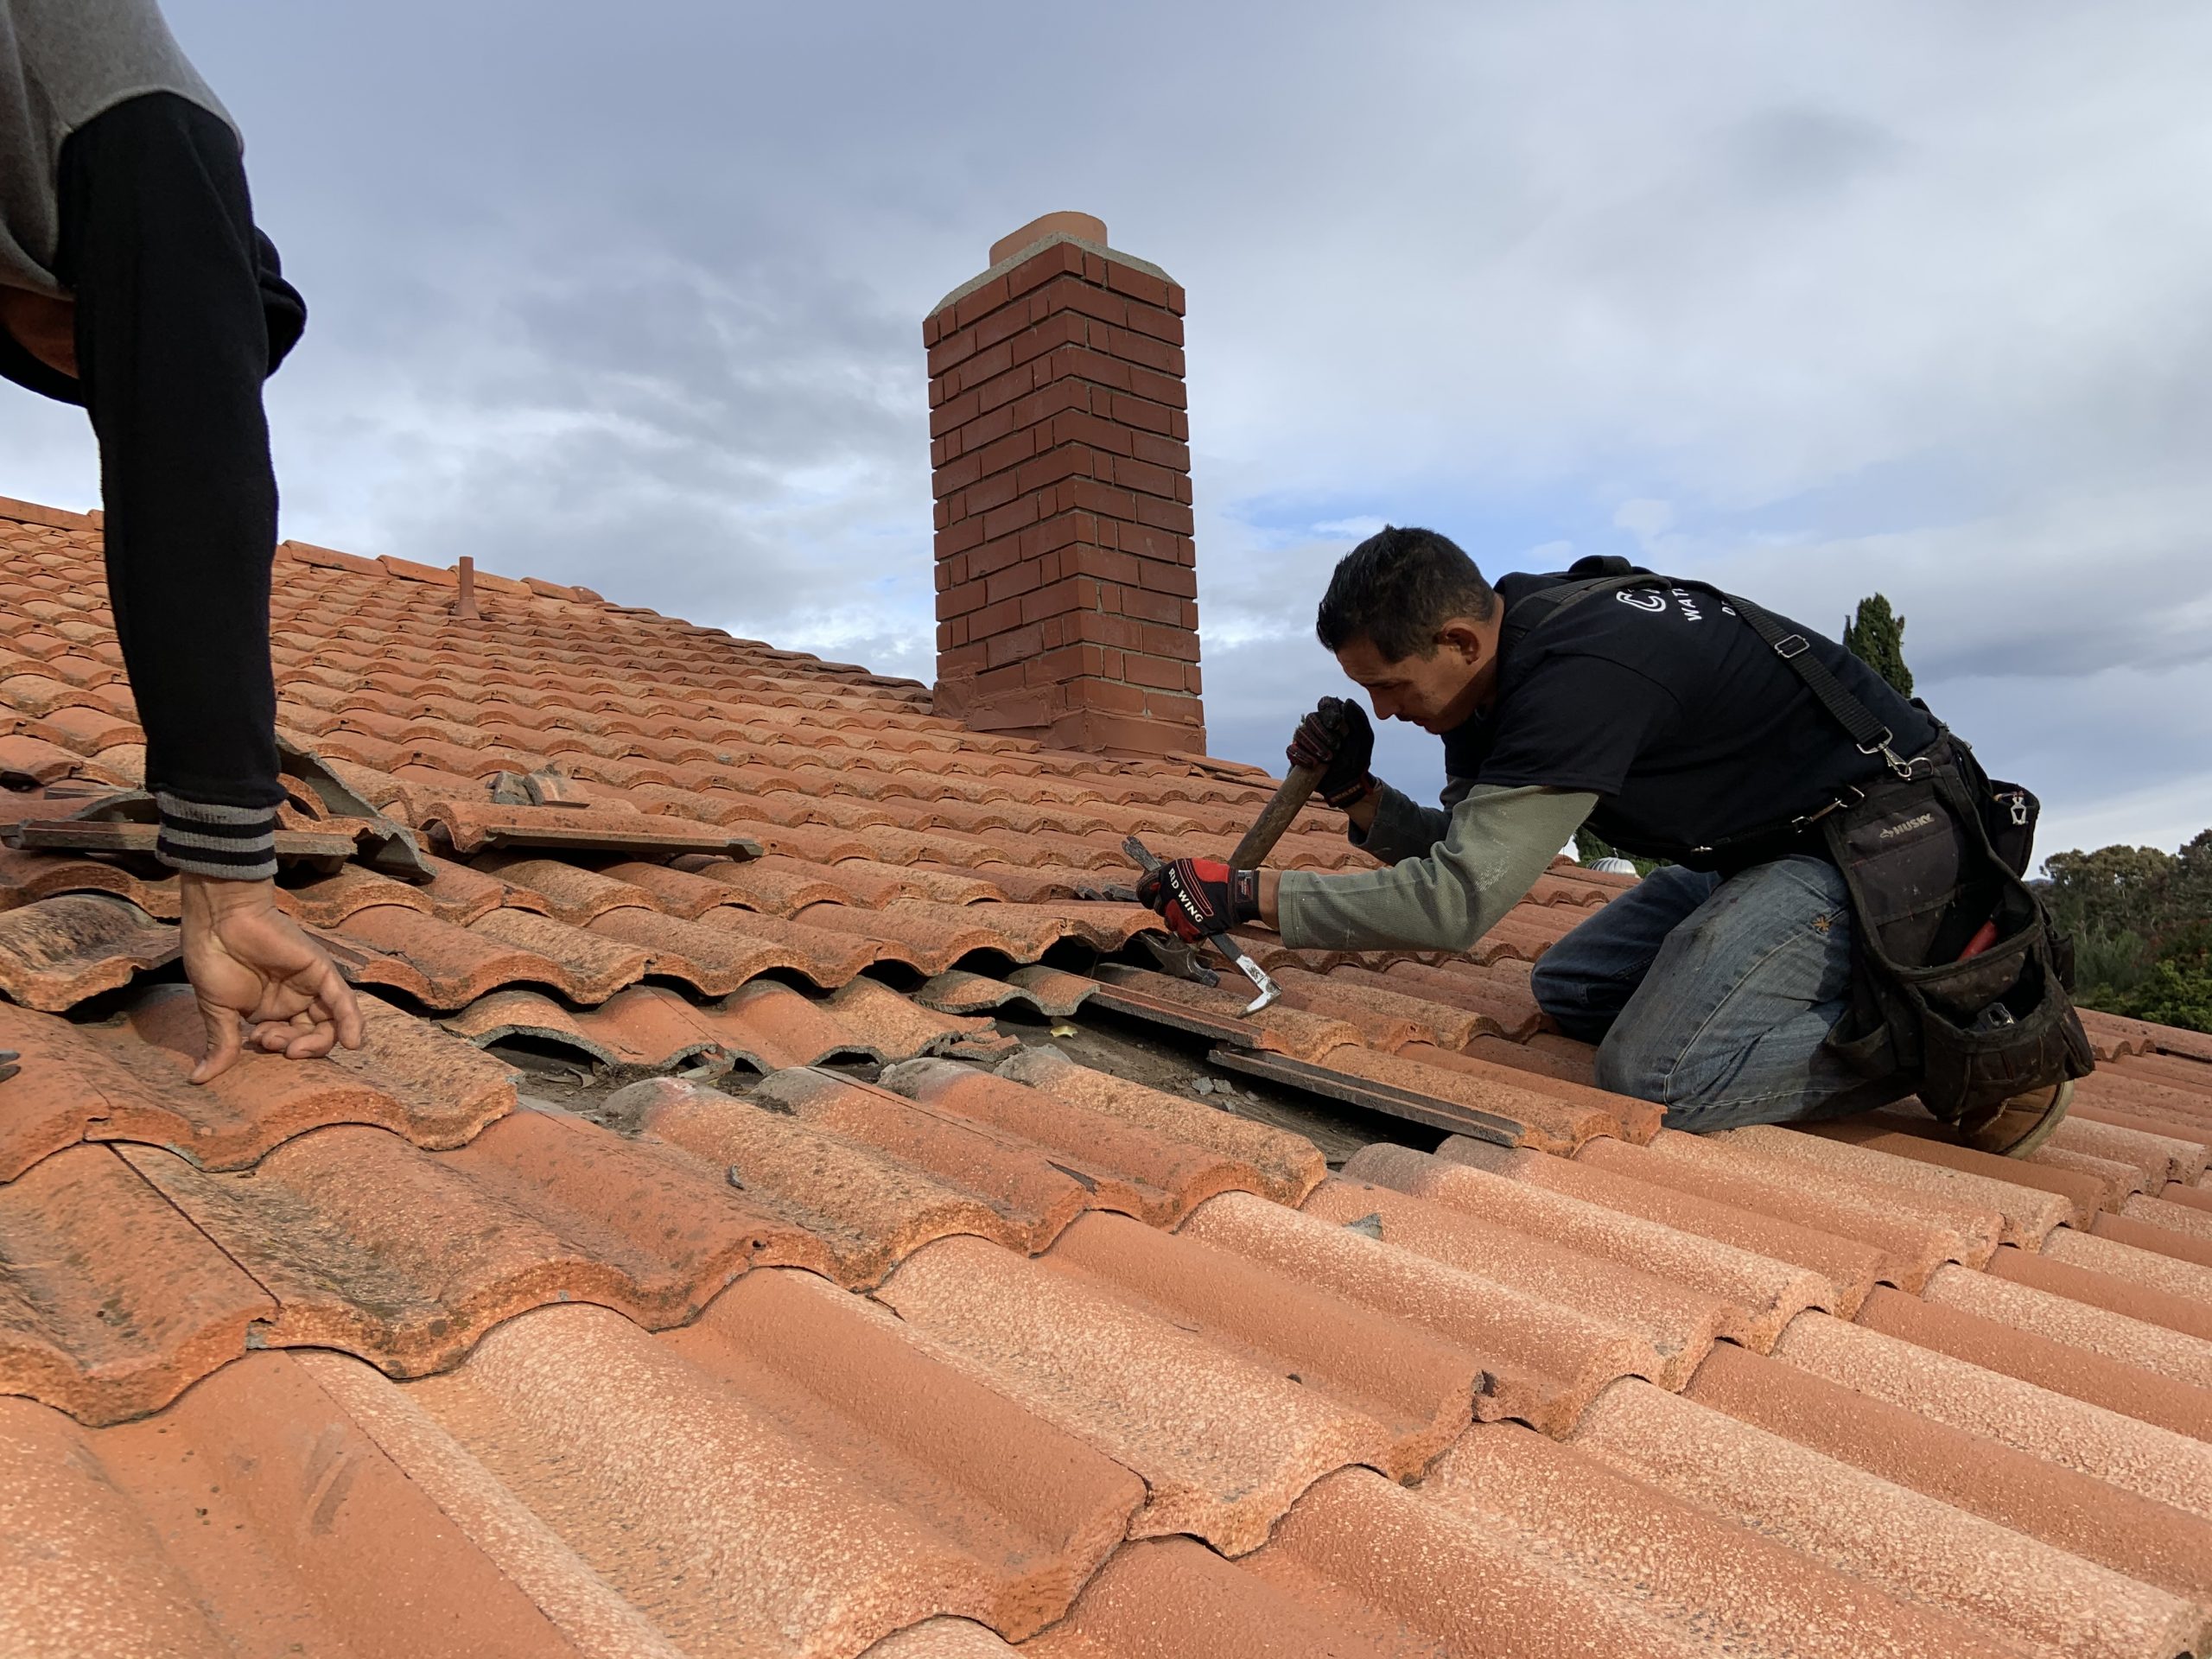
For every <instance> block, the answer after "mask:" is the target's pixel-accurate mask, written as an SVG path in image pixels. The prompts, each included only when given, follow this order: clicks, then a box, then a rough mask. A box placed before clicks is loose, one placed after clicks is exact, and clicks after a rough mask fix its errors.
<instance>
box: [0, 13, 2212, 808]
mask: <svg viewBox="0 0 2212 1659" xmlns="http://www.w3.org/2000/svg"><path fill="white" fill-rule="evenodd" d="M168 12H169V16H170V18H171V21H172V22H173V24H174V25H175V29H176V31H177V33H178V35H179V36H180V37H181V39H182V41H184V43H185V45H186V47H187V48H188V50H189V51H190V52H191V53H192V54H193V56H194V59H195V60H196V61H197V62H198V64H199V65H200V68H201V70H202V71H203V73H205V74H206V75H207V78H208V79H209V80H210V81H211V82H212V83H213V85H214V86H216V88H217V89H218V90H219V92H221V94H222V95H223V97H224V98H225V99H226V101H227V102H228V103H229V105H230V106H231V108H232V112H233V113H234V114H235V115H236V116H237V117H238V119H239V121H240V123H241V124H242V125H243V126H244V128H245V132H246V136H247V143H248V153H247V160H248V166H249V170H250V172H251V177H252V181H253V185H254V189H255V194H256V201H257V210H258V213H259V216H260V218H261V219H262V221H263V223H264V225H265V226H266V227H267V228H268V229H269V230H270V232H271V233H272V234H273V235H274V236H275V238H277V242H278V244H279V245H280V246H282V248H283V251H284V254H285V257H286V262H287V270H288V271H289V273H290V274H292V275H293V276H294V277H296V280H297V281H298V283H299V284H300V286H301V287H302V289H304V290H305V291H306V293H307V295H308V300H309V302H310V305H311V307H312V308H313V313H314V316H313V321H312V323H311V326H310V327H309V331H308V336H307V340H306V341H305V343H304V345H303V346H302V349H301V350H300V352H299V353H297V354H296V356H295V357H294V358H293V359H292V361H291V362H290V364H289V365H287V367H286V368H285V370H284V372H283V373H282V374H281V375H280V376H278V377H277V380H276V381H275V382H274V383H273V385H272V391H271V397H270V403H271V412H272V417H273V420H274V423H275V427H276V432H277V460H278V471H279V477H280V480H282V483H283V489H284V492H285V531H286V533H287V534H289V535H292V536H295V537H300V538H302V539H305V540H309V541H315V542H321V543H329V544H332V545H336V546H340V547H344V548H347V549H351V550H358V551H362V552H368V553H387V552H389V553H397V554H402V555H404V556H408V557H410V558H416V559H422V560H426V561H429V562H431V563H439V564H445V563H451V561H452V560H453V559H454V557H455V556H457V555H459V554H461V553H473V554H474V555H475V556H476V557H477V559H478V561H479V562H480V563H481V564H482V565H483V566H484V567H486V569H493V570H497V571H502V572H505V573H508V574H513V575H524V574H527V575H543V576H547V577H550V578H554V579H557V580H564V581H575V582H584V583H586V584H588V585H589V586H592V587H594V588H598V589H600V590H601V591H602V592H604V593H606V594H607V595H608V596H609V597H611V598H616V599H619V600H621V601H626V602H632V603H642V604H649V605H652V606H655V607H658V608H660V609H662V610H664V611H666V612H669V613H673V614H677V615H681V616H684V617H688V618H690V619H691V620H695V621H699V622H706V623H712V624H715V625H717V626H726V627H728V628H729V629H731V630H732V631H734V632H738V633H741V634H745V635H748V636H751V637H754V638H765V639H772V640H773V641H775V642H776V643H778V644H780V645H792V646H804V647H805V648H807V649H811V650H817V651H819V652H823V654H825V655H829V656H833V657H836V658H842V659H846V660H859V661H865V662H868V663H869V664H873V665H874V666H876V667H879V668H880V669H883V670H885V671H896V672H904V673H909V674H912V675H915V676H917V677H922V678H927V677H930V674H931V660H932V651H933V647H932V638H933V636H932V630H931V593H932V587H931V555H930V533H929V531H930V518H929V499H930V497H929V480H928V453H927V435H926V419H925V405H926V397H925V377H924V371H923V360H922V349H921V343H920V331H919V323H920V319H921V317H922V316H923V315H924V314H925V312H927V311H928V310H929V309H930V308H931V307H932V306H933V305H934V304H935V302H937V300H938V298H939V297H940V296H941V295H942V294H943V293H944V291H945V290H946V289H950V288H952V287H953V286H955V285H956V284H957V283H960V282H962V281H963V280H965V279H966V278H967V277H970V276H972V275H974V274H975V273H976V271H977V270H980V269H981V268H982V264H983V262H984V253H985V250H986V249H987V248H988V245H989V244H990V243H991V242H992V241H993V240H994V239H995V238H997V237H999V236H1001V235H1002V234H1004V233H1005V232H1007V231H1009V230H1011V229H1013V228H1014V227H1015V226H1019V225H1020V224H1022V223H1024V222H1026V221H1027V220H1028V219H1031V218H1033V217H1034V216H1035V215H1036V214H1038V213H1043V212H1046V211H1048V210H1051V209H1055V208H1079V209H1082V210H1084V211H1087V212H1090V213H1096V214H1098V215H1099V216H1101V217H1102V218H1103V219H1105V220H1106V222H1107V224H1108V226H1109V227H1110V230H1111V233H1112V240H1113V242H1114V243H1115V245H1116V246H1118V247H1121V248H1124V249H1126V250H1128V251H1130V252H1132V253H1135V254H1137V255H1140V256H1141V257H1145V258H1147V259H1150V260H1153V261H1154V262H1156V263H1158V264H1161V265H1164V266H1165V267H1166V269H1167V270H1169V271H1170V272H1172V273H1173V275H1174V276H1175V277H1177V278H1178V279H1179V280H1180V281H1181V282H1182V283H1184V284H1185V286H1186V288H1187V289H1188V290H1189V293H1190V303H1191V310H1190V316H1189V319H1188V326H1189V332H1190V345H1189V357H1190V393H1191V407H1192V446H1193V449H1194V451H1195V462H1194V474H1195V480H1194V481H1195V485H1196V489H1197V496H1198V518H1199V541H1198V549H1199V552H1198V574H1199V581H1200V589H1201V591H1200V604H1201V618H1202V621H1203V632H1204V637H1205V665H1206V675H1207V712H1208V715H1209V719H1210V722H1211V728H1212V733H1213V737H1214V747H1215V749H1216V750H1217V752H1218V753H1225V754H1230V755H1233V756H1236V757H1238V758H1241V759H1246V760H1259V761H1269V760H1279V758H1280V754H1281V743H1282V741H1283V739H1284V737H1285V736H1286V735H1287V730H1288V728H1289V727H1290V726H1291V725H1292V724H1294V722H1295V720H1296V716H1297V715H1298V714H1299V713H1300V711H1301V710H1302V709H1304V708H1305V707H1306V705H1307V704H1308V703H1310V702H1311V701H1312V699H1313V697H1314V696H1318V695H1319V694H1320V693H1322V692H1324V691H1326V690H1333V689H1339V688H1338V686H1337V684H1336V683H1335V680H1334V676H1333V669H1332V664H1331V663H1330V662H1329V661H1328V659H1327V658H1325V657H1324V656H1323V655H1322V653H1321V652H1319V648H1318V647H1317V646H1315V645H1313V643H1312V637H1311V623H1312V614H1313V609H1312V607H1313V599H1314V598H1315V597H1316V596H1317V595H1318V593H1319V588H1320V587H1321V585H1322V583H1323V582H1325V578H1326V575H1327V572H1328V569H1329V568H1330V566H1331V564H1332V562H1333V560H1334V559H1335V558H1336V557H1337V556H1339V555H1340V554H1341V553H1343V552H1344V550H1346V549H1347V548H1348V547H1349V546H1350V545H1351V543H1352V542H1353V541H1355V540H1356V539H1357V537H1359V536H1361V535H1362V534H1363V533H1365V532H1366V531H1368V530H1369V529H1370V528H1372V527H1374V526H1376V525H1378V524H1381V523H1382V522H1383V520H1385V519H1389V520H1393V521H1395V522H1397V523H1400V524H1408V523H1413V524H1432V525H1433V526H1435V527H1437V528H1439V529H1441V530H1444V531H1446V532H1447V533H1448V534H1450V535H1452V537H1455V538H1456V539H1457V540H1459V542H1460V543H1461V544H1462V545H1464V546H1465V547H1466V548H1467V549H1468V550H1470V551H1471V552H1472V553H1474V554H1475V556H1476V557H1477V558H1478V561H1479V562H1480V563H1482V564H1483V565H1484V568H1485V569H1491V570H1497V569H1513V568H1522V569H1529V568H1557V567H1558V566H1559V565H1560V564H1561V563H1564V562H1566V561H1567V560H1568V559H1569V558H1571V557H1573V556H1578V555H1580V554H1583V553H1590V552H1612V551H1619V552H1625V553H1630V554H1632V555H1636V556H1639V557H1641V558H1643V560H1645V561H1646V562H1648V563H1654V564H1656V565H1658V566H1660V567H1662V568H1664V569H1669V570H1671V571H1675V572H1678V573H1681V574H1687V575H1700V576H1705V577H1707V578H1709V579H1713V580H1718V581H1721V582H1726V583H1730V584H1736V585H1738V586H1740V587H1741V588H1742V589H1743V590H1744V591H1745V592H1747V593H1750V594H1752V595H1753V596H1755V597H1757V598H1758V599H1760V600H1761V601H1763V602H1765V603H1767V604H1769V605H1770V606H1772V607H1777V608H1779V609H1783V610H1785V611H1789V612H1792V613H1796V615H1798V616H1799V617H1800V618H1802V620H1806V621H1808V622H1811V623H1813V624H1815V625H1816V626H1822V627H1826V628H1828V629H1830V630H1833V629H1834V628H1836V627H1837V626H1840V620H1841V619H1842V616H1843V613H1845V612H1846V611H1847V609H1848V607H1850V606H1851V604H1852V603H1853V601H1856V600H1857V599H1858V597H1859V595H1860V594H1865V593H1867V592H1870V591H1872V590H1874V589H1877V588H1878V589H1880V590H1881V591H1883V592H1885V593H1886V594H1888V595H1889V596H1890V598H1891V600H1892V601H1895V603H1896V604H1897V607H1898V608H1899V609H1900V610H1902V611H1903V612H1904V614H1905V616H1906V617H1907V619H1908V621H1909V626H1908V629H1907V632H1906V636H1905V643H1906V648H1907V652H1908V656H1909V658H1910V660H1911V662H1912V663H1913V664H1914V667H1915V669H1916V672H1917V673H1918V675H1919V677H1920V682H1921V689H1922V690H1923V693H1924V694H1925V695H1926V696H1928V697H1929V700H1930V701H1931V702H1933V704H1934V705H1935V707H1936V710H1937V712H1938V713H1939V714H1941V715H1943V716H1945V717H1946V718H1947V719H1948V721H1950V722H1951V723H1952V725H1954V726H1955V728H1958V729H1959V730H1960V731H1961V732H1962V733H1963V734H1966V735H1967V736H1968V737H1969V738H1970V739H1972V740H1973V741H1975V743H1976V744H1977V746H1978V747H1979V748H1980V751H1981V753H1982V754H1983V757H1984V759H1985V760H1986V762H1987V763H1988V764H1989V765H1990V766H1991V767H1992V769H1993V771H1996V772H1999V773H2000V774H2002V775H2005V776H2009V777H2013V778H2017V779H2021V780H2023V781H2025V782H2027V783H2029V784H2030V785H2031V786H2033V787H2035V788H2036V789H2037V790H2038V791H2041V792H2042V794H2043V795H2044V798H2045V800H2046V803H2047V810H2048V816H2047V817H2046V820H2045V826H2046V827H2045V830H2044V842H2043V844H2044V849H2045V850H2047V851H2048V850H2053V849H2058V848H2062V847H2065V846H2069V845H2077V844H2088V845H2100V844H2103V843H2105V842H2112V841H2118V840H2125V841H2128V842H2153V843H2158V844H2162V845H2164V846H2168V847H2171V846H2173V845H2175V844H2176V843H2177V842H2179V841H2180V840H2182V839H2183V838H2185V837H2186V836H2189V835H2190V834H2193V833H2194V832H2195V831H2196V830H2197V829H2201V828H2202V827H2204V826H2205V825H2207V824H2208V823H2212V479H2208V477H2207V461H2208V460H2212V309H2208V306H2207V296H2208V295H2212V99H2208V98H2207V97H2206V94H2205V88H2206V86H2208V84H2212V10H2206V9H2204V8H2202V7H2201V6H2194V5H2183V4H2171V5H2161V4H2155V3H2141V4H2126V5H2117V6H2092V7H2084V6H2075V5H2058V4H2044V3H2035V0H2007V3H2003V4H1996V3H1991V4H1963V3H1961V4H1934V3H1924V0H1923V3H1911V4H1891V5H1885V4H1879V3H1870V0H1854V3H1849V4H1840V3H1839V4H1815V3H1807V4H1800V5H1792V6H1787V7H1778V6H1767V5H1754V4H1750V3H1745V4H1736V5H1718V4H1713V5H1704V4H1695V3H1673V4H1669V5H1666V6H1649V5H1641V4H1633V3H1626V0H1623V3H1614V4H1575V3H1562V0H1543V3H1530V4H1525V5H1523V4H1471V3H1465V0H1461V3H1447V4H1438V5H1432V6H1421V5H1399V4H1390V3H1369V4H1363V5H1359V6H1347V5H1344V4H1340V3H1338V4H1329V5H1309V4H1303V3H1291V0H1275V3H1269V4H1264V5H1262V4H1230V3H1198V4H1192V3H1189V0H1184V3H1181V4H1178V5H1173V6H1170V5H1154V4H1114V5H1108V4H1096V5H1091V6H1086V7H1081V8H1077V7H1070V6H1057V5H1051V4H1039V3H1036V0H1030V3H1027V4H1013V3H1007V4H965V3H948V4H940V5H932V6H913V5H906V4H899V5H893V4H879V3H835V4H832V3H822V4H813V5H798V6H794V5H789V4H785V5H777V6H762V5H753V4H738V3H731V0H712V3H709V0H632V3H629V4H626V5H624V6H620V7H609V6H607V5H605V4H603V3H600V4H591V5H586V4H581V3H573V0H439V3H435V4H431V3H423V0H375V3H373V4H371V3H365V0H314V3H301V0H168ZM613 20H619V21H613ZM0 446H4V454H5V455H6V461H5V464H4V467H0V492H5V493H10V494H16V495H20V496H27V497H30V498H32V499H42V500H48V501H54V502H57V503H60V504H66V505H90V504H91V503H92V501H93V500H94V499H96V495H97V488H98V483H97V470H96V468H95V467H94V465H93V461H92V454H91V446H90V442H89V439H88V437H87V435H86V433H85V432H84V430H83V429H82V427H81V416H79V415H78V414H76V412H75V411H71V410H61V409H59V408H54V407H51V406H44V405H41V404H38V403H37V402H36V400H35V399H30V398H28V397H20V396H17V397H7V398H4V399H0ZM1434 749H1435V746H1434V744H1433V741H1432V740H1427V739H1426V738H1423V737H1421V734H1418V733H1400V732H1398V731H1396V730H1395V728H1394V729H1393V731H1392V732H1391V733H1390V734H1389V737H1388V739H1387V741H1386V742H1385V744H1384V746H1383V755H1384V760H1385V766H1384V767H1383V769H1384V770H1385V771H1386V772H1389V773H1390V774H1391V775H1393V776H1394V777H1395V779H1397V780H1398V781H1400V782H1402V783H1405V784H1407V785H1409V786H1412V787H1414V788H1416V789H1430V788H1433V787H1434V786H1435V784H1436V782H1437V781H1438V780H1439V778H1440V771H1439V767H1438V765H1437V761H1436V759H1435V753H1434Z"/></svg>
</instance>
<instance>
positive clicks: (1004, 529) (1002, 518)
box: [983, 496, 1037, 536]
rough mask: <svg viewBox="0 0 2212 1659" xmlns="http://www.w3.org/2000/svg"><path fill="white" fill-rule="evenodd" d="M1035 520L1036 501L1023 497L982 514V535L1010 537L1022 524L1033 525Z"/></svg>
mask: <svg viewBox="0 0 2212 1659" xmlns="http://www.w3.org/2000/svg"><path fill="white" fill-rule="evenodd" d="M1036 519H1037V503H1036V501H1035V500H1033V499H1031V498H1030V497H1028V496H1023V497H1020V499H1016V500H1014V501H1009V502H1008V503H1007V505H1004V506H1002V507H996V508H994V509H993V510H992V511H991V512H988V513H986V514H984V515H983V534H984V535H986V536H1010V535H1012V534H1013V533H1014V531H1017V530H1020V528H1021V527H1022V526H1023V525H1024V524H1034V523H1035V522H1036Z"/></svg>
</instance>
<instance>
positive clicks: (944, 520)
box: [933, 501, 952, 530]
mask: <svg viewBox="0 0 2212 1659" xmlns="http://www.w3.org/2000/svg"><path fill="white" fill-rule="evenodd" d="M933 517H934V518H935V522H936V524H937V527H938V529H939V530H943V529H944V527H945V526H946V525H947V524H950V523H951V522H952V509H951V508H950V507H949V506H947V505H945V504H944V502H942V501H939V502H938V503H936V504H935V505H934V508H933Z"/></svg>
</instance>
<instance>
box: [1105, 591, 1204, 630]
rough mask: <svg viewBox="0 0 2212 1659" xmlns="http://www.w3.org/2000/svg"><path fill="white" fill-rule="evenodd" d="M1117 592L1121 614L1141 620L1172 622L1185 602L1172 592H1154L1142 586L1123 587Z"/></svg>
mask: <svg viewBox="0 0 2212 1659" xmlns="http://www.w3.org/2000/svg"><path fill="white" fill-rule="evenodd" d="M1119 593H1120V596H1121V604H1120V607H1119V609H1120V610H1121V613H1122V615H1124V616H1133V617H1135V618H1136V619H1137V620H1139V621H1141V622H1162V623H1168V622H1173V621H1175V620H1178V619H1179V618H1180V617H1181V616H1182V614H1183V607H1184V605H1185V603H1186V602H1187V601H1183V600H1179V599H1177V598H1175V597H1174V595H1173V594H1155V593H1153V592H1151V591H1150V590H1149V589H1147V588H1121V589H1120V590H1119Z"/></svg>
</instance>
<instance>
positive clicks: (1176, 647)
mask: <svg viewBox="0 0 2212 1659" xmlns="http://www.w3.org/2000/svg"><path fill="white" fill-rule="evenodd" d="M1130 626H1133V627H1134V628H1135V630H1136V636H1135V639H1132V640H1131V641H1130V644H1131V645H1132V646H1133V647H1134V648H1135V650H1138V651H1143V652H1150V653H1151V654H1152V655H1153V656H1154V657H1173V658H1175V659H1176V661H1178V662H1182V663H1195V662H1197V661H1198V635H1197V634H1195V633H1192V632H1189V631H1188V630H1187V629H1185V628H1181V627H1177V626H1172V625H1166V624H1162V623H1158V622H1137V623H1133V624H1131V625H1130Z"/></svg>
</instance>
